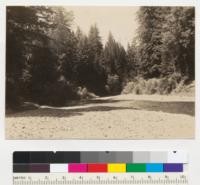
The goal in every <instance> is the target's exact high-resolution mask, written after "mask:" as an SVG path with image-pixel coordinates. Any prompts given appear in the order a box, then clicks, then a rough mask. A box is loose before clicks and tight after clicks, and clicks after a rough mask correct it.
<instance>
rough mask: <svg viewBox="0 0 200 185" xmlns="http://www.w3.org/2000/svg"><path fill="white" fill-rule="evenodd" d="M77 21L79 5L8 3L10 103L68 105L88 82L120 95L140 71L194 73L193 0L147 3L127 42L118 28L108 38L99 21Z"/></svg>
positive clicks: (97, 90) (151, 75)
mask: <svg viewBox="0 0 200 185" xmlns="http://www.w3.org/2000/svg"><path fill="white" fill-rule="evenodd" d="M72 22H73V13H72V12H69V11H67V10H66V9H64V8H61V7H45V6H41V7H39V6H37V7H7V35H6V104H7V105H8V106H10V107H16V106H19V105H20V104H21V103H23V102H25V101H31V102H36V103H39V104H50V105H65V104H66V103H67V102H68V101H70V100H72V99H80V98H81V97H80V91H81V90H83V89H87V91H88V92H92V93H94V94H96V95H99V96H104V95H115V94H119V93H120V92H121V91H122V89H123V86H124V84H125V83H126V82H127V81H130V80H133V79H135V78H137V77H138V76H140V77H142V78H144V79H149V78H162V77H167V76H169V75H172V74H179V75H180V76H181V77H187V79H188V80H194V34H195V33H194V28H195V26H194V8H192V7H141V8H140V9H139V11H138V22H139V28H138V33H137V36H136V37H134V36H133V37H134V39H133V41H132V42H131V44H129V45H128V48H127V50H125V49H124V47H123V46H122V45H121V44H120V43H119V42H117V41H116V40H115V39H114V37H113V35H112V33H110V34H109V36H108V40H107V42H106V44H105V46H104V45H103V44H102V40H101V37H100V33H99V30H98V27H97V25H95V24H94V25H91V27H90V31H89V33H88V34H85V33H83V32H82V31H81V29H80V28H77V30H76V31H75V32H74V31H73V30H72V28H71V24H72ZM127 31H128V30H127Z"/></svg>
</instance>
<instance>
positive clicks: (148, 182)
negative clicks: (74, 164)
mask: <svg viewBox="0 0 200 185" xmlns="http://www.w3.org/2000/svg"><path fill="white" fill-rule="evenodd" d="M120 184H121V185H130V184H136V185H138V184H139V185H155V184H157V185H187V184H188V178H187V175H186V174H185V173H160V174H159V173H130V174H124V173H123V174H121V173H112V174H108V173H102V174H96V173H95V174H92V173H88V174H85V173H79V174H66V173H51V174H49V173H43V174H42V173H41V174H40V173H31V174H30V173H29V174H27V173H17V174H15V173H14V174H13V185H120Z"/></svg>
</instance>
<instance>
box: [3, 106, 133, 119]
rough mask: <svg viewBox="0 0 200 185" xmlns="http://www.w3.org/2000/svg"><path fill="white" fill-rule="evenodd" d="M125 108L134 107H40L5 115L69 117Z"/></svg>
mask: <svg viewBox="0 0 200 185" xmlns="http://www.w3.org/2000/svg"><path fill="white" fill-rule="evenodd" d="M125 109H126V110H127V109H134V108H128V107H112V106H93V107H87V108H76V109H67V110H65V109H62V108H56V107H51V108H40V109H37V110H29V111H23V112H18V113H15V114H8V115H7V117H59V118H62V117H70V116H80V115H83V114H84V113H85V112H96V111H100V112H107V111H111V110H125Z"/></svg>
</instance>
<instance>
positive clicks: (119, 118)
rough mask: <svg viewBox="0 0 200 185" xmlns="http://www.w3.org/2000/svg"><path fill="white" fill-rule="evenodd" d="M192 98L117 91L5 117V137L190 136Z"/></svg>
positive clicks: (192, 115) (192, 118) (137, 137)
mask: <svg viewBox="0 0 200 185" xmlns="http://www.w3.org/2000/svg"><path fill="white" fill-rule="evenodd" d="M194 104H195V103H194V98H193V97H184V96H182V97H181V96H159V95H151V96H148V95H138V96H137V95H119V96H112V97H106V98H96V99H93V100H89V101H87V102H85V103H83V104H81V105H78V106H77V105H76V106H70V107H49V106H41V107H40V108H39V109H36V110H28V111H23V112H18V113H12V114H8V115H7V116H6V138H7V139H178V138H179V139H181V138H182V139H191V138H194V127H195V118H194V112H195V110H194V108H195V105H194Z"/></svg>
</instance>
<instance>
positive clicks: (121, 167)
mask: <svg viewBox="0 0 200 185" xmlns="http://www.w3.org/2000/svg"><path fill="white" fill-rule="evenodd" d="M108 172H113V173H115V172H126V164H124V163H110V164H108Z"/></svg>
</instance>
